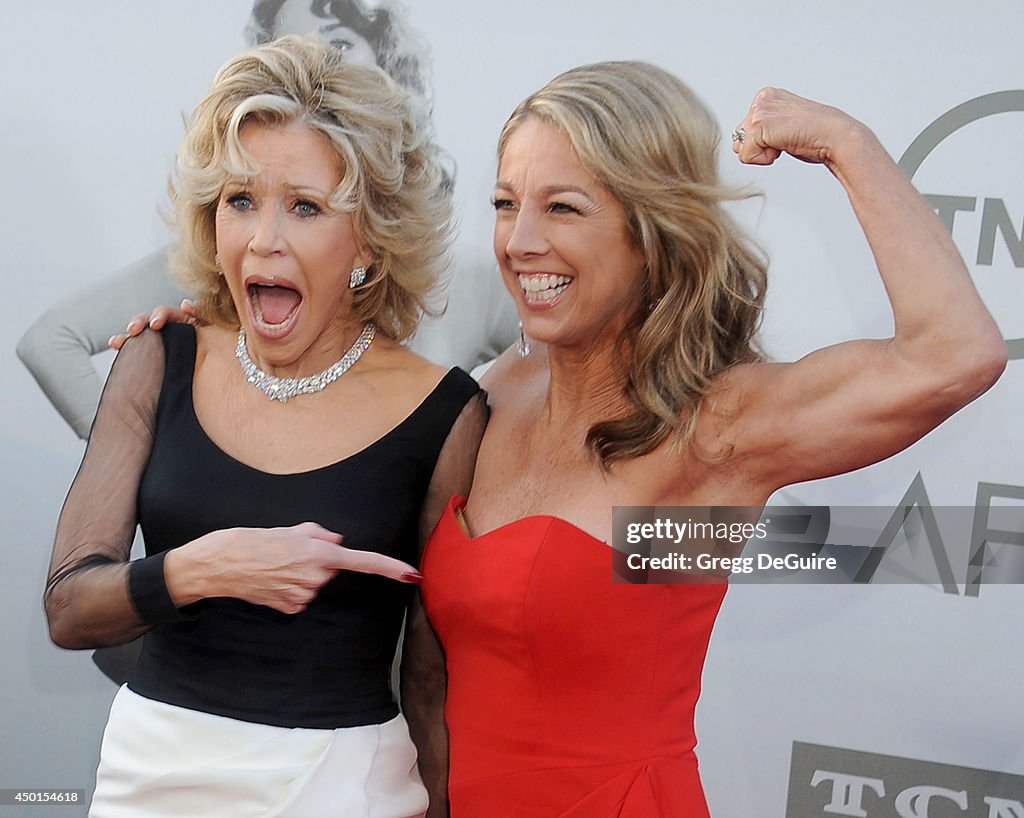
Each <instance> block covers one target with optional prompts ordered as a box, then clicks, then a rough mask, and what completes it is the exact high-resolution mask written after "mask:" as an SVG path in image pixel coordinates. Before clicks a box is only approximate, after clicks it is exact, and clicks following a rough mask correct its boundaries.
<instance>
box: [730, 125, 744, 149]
mask: <svg viewBox="0 0 1024 818" xmlns="http://www.w3.org/2000/svg"><path fill="white" fill-rule="evenodd" d="M746 138H747V132H746V131H745V130H743V128H737V129H736V130H735V131H733V132H732V141H733V142H739V143H740V144H741V145H742V144H743V140H744V139H746Z"/></svg>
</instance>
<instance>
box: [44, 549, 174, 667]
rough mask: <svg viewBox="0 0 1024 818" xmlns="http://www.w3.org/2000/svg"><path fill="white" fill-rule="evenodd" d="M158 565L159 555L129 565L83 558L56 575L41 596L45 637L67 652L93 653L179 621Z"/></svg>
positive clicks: (160, 563)
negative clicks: (46, 625)
mask: <svg viewBox="0 0 1024 818" xmlns="http://www.w3.org/2000/svg"><path fill="white" fill-rule="evenodd" d="M162 562H163V556H162V555H159V556H157V557H148V558H146V559H144V560H137V561H135V562H132V563H125V562H116V561H111V560H109V559H107V558H104V557H87V558H85V559H83V560H81V561H79V562H78V563H77V564H73V565H70V566H68V567H66V568H64V569H63V570H58V571H55V572H54V574H53V576H52V577H51V579H50V581H49V582H48V583H47V588H46V593H45V596H44V607H45V610H46V617H47V621H48V623H49V629H50V638H51V639H52V640H53V642H54V643H55V644H57V645H59V646H60V647H63V648H68V649H72V650H79V649H83V648H97V647H104V646H107V645H118V644H123V643H125V642H130V641H131V640H133V639H135V638H136V637H138V636H140V635H141V634H143V633H145V632H146V631H148V630H149V629H150V628H152V627H153V625H155V624H158V623H160V622H168V621H179V620H181V619H183V618H184V617H183V616H182V614H181V613H180V612H179V611H178V610H177V608H176V607H175V606H174V605H173V603H172V602H171V601H170V599H169V597H168V596H167V591H166V586H165V585H164V583H163V578H162Z"/></svg>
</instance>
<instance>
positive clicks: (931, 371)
mask: <svg viewBox="0 0 1024 818" xmlns="http://www.w3.org/2000/svg"><path fill="white" fill-rule="evenodd" d="M734 136H738V137H741V138H740V139H734V141H733V150H734V151H735V152H736V153H737V155H738V157H739V159H740V161H741V162H744V163H748V164H760V165H768V164H771V163H772V162H774V161H775V160H776V159H777V158H778V157H779V156H780V155H782V154H783V153H788V154H790V155H792V156H795V157H796V158H798V159H801V160H804V161H807V162H815V163H821V164H824V165H825V166H826V167H827V168H828V169H829V170H830V171H831V172H832V173H833V174H834V175H835V177H836V178H837V179H838V180H839V182H840V183H841V184H842V185H843V188H844V189H845V190H846V193H847V195H848V197H849V200H850V203H851V205H852V206H853V211H854V213H855V214H856V216H857V219H858V220H859V221H860V224H861V226H862V228H863V230H864V234H865V236H866V238H867V241H868V243H869V245H870V247H871V250H872V253H873V254H874V258H875V261H876V263H877V266H878V272H879V274H880V276H881V278H882V282H883V284H884V286H885V290H886V292H887V294H888V296H889V301H890V304H891V306H892V312H893V318H894V321H895V333H894V335H893V337H892V338H889V339H885V340H862V341H852V342H848V343H843V344H839V345H836V346H834V347H830V348H827V349H822V350H818V351H817V352H813V353H811V354H810V355H808V356H806V357H805V358H803V359H801V360H800V361H798V362H796V363H794V364H780V365H754V366H751V367H744V368H738V369H737V371H734V372H730V373H729V374H728V376H727V377H726V379H725V381H726V383H727V384H728V385H729V386H734V387H736V389H735V392H734V395H735V396H736V401H737V402H738V407H737V408H738V409H739V411H738V412H737V413H736V416H735V422H734V423H733V424H732V425H731V428H730V429H729V430H728V432H727V433H726V434H727V436H728V437H729V438H731V440H732V441H733V442H734V444H735V451H736V453H737V454H740V453H743V452H745V453H746V454H747V455H748V456H749V457H751V458H752V461H751V462H756V463H757V464H758V467H759V469H758V471H759V472H760V475H761V476H762V478H763V480H764V481H765V482H766V484H767V485H768V487H769V488H775V487H778V486H781V485H786V484H788V483H792V482H795V481H798V480H807V479H811V478H814V477H821V476H825V475H830V474H837V473H839V472H843V471H847V470H850V469H853V468H858V467H860V466H864V465H867V464H869V463H873V462H876V461H878V460H880V459H883V458H885V457H888V456H889V455H891V454H894V453H895V452H897V451H900V450H901V449H903V448H905V447H906V446H908V445H910V444H911V443H912V442H914V441H915V440H917V439H918V438H920V437H921V436H923V435H924V434H926V433H927V432H928V431H930V430H931V429H932V428H934V427H935V426H937V425H938V424H939V423H941V422H942V421H943V420H945V419H946V418H947V417H949V416H950V415H951V414H953V413H954V412H956V411H957V410H958V409H960V408H961V407H962V406H964V405H965V404H967V403H968V402H970V401H971V400H973V399H974V398H976V397H978V396H979V395H980V394H982V393H983V392H984V391H985V390H986V389H988V388H989V387H990V386H991V385H992V384H993V383H994V382H995V380H996V379H997V378H998V377H999V374H1000V373H1001V372H1002V370H1003V367H1004V366H1005V363H1006V345H1005V343H1004V342H1003V340H1002V338H1001V335H1000V333H999V331H998V328H997V327H996V325H995V323H994V322H993V320H992V317H991V316H990V315H989V313H988V310H987V309H986V308H985V306H984V304H983V303H982V301H981V299H980V298H979V296H978V293H977V291H976V290H975V288H974V285H973V283H972V282H971V279H970V276H969V275H968V272H967V269H966V267H965V265H964V263H963V260H962V258H961V257H960V254H959V252H958V250H957V248H956V246H955V245H954V244H953V241H952V239H951V238H950V236H949V233H948V231H946V229H945V228H944V226H943V225H942V223H941V222H940V221H939V219H938V217H937V216H936V215H935V214H934V213H933V211H932V209H931V207H930V206H929V205H928V203H927V202H926V201H925V200H924V198H923V197H922V196H920V195H919V194H918V193H917V191H916V190H914V188H913V186H912V185H911V184H910V182H909V181H908V180H907V179H906V177H905V176H904V175H903V173H902V172H901V171H900V169H899V168H898V167H897V165H896V163H895V162H893V161H892V159H891V158H890V157H889V156H888V154H887V153H886V152H885V150H884V149H883V148H882V146H881V144H879V142H878V140H877V138H876V137H875V136H874V134H873V133H872V132H871V131H870V130H869V129H868V128H867V127H866V126H864V125H863V124H862V123H860V122H858V121H856V120H855V119H853V118H852V117H850V116H848V115H847V114H845V113H843V112H842V111H839V110H838V109H836V108H832V107H829V106H827V105H821V104H819V103H816V102H812V101H810V100H806V99H803V98H801V97H798V96H795V95H793V94H790V93H788V92H786V91H781V90H778V89H773V88H766V89H763V90H762V91H760V92H759V93H758V94H757V96H756V97H755V99H754V101H753V104H752V105H751V107H750V109H749V111H748V112H747V115H746V117H744V119H743V122H742V123H741V125H740V127H739V128H737V132H736V134H735V135H734Z"/></svg>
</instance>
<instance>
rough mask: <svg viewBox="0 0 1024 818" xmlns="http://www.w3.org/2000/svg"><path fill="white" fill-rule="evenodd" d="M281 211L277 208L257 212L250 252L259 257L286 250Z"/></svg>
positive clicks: (250, 241) (267, 208) (265, 208)
mask: <svg viewBox="0 0 1024 818" xmlns="http://www.w3.org/2000/svg"><path fill="white" fill-rule="evenodd" d="M281 227H282V225H281V211H280V209H279V208H277V207H263V208H260V209H259V210H258V211H257V215H256V219H255V223H254V225H253V228H254V229H253V234H252V238H251V239H249V252H250V253H254V254H255V255H257V256H270V255H273V254H274V253H279V252H281V251H282V250H283V248H284V240H283V236H282V233H281Z"/></svg>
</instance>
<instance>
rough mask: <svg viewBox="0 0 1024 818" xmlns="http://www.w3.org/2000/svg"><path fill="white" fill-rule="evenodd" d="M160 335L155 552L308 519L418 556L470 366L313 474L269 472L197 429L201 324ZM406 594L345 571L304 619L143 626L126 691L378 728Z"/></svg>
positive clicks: (242, 714)
mask: <svg viewBox="0 0 1024 818" xmlns="http://www.w3.org/2000/svg"><path fill="white" fill-rule="evenodd" d="M163 340H164V346H165V350H166V369H165V373H164V380H163V385H162V388H161V392H160V399H159V403H158V406H157V416H156V432H155V439H154V443H153V449H152V454H151V456H150V459H149V463H148V465H147V467H146V470H145V473H144V475H143V478H142V483H141V486H140V489H139V495H138V518H139V521H140V524H141V526H142V532H143V535H144V537H145V542H146V553H147V555H153V554H157V553H159V552H161V551H165V550H167V549H169V548H174V547H175V546H179V545H182V544H184V543H186V542H189V541H190V540H194V539H196V538H197V537H200V536H202V535H203V534H206V533H208V532H211V531H215V530H217V529H222V528H233V527H237V526H244V527H275V526H290V525H295V524H297V523H301V522H304V521H313V522H317V523H319V524H320V525H322V526H324V527H325V528H327V529H329V530H331V531H336V532H338V533H340V534H342V535H343V536H344V538H345V545H346V546H347V547H349V548H356V549H362V550H373V551H379V552H381V553H383V554H388V555H390V556H393V557H396V558H397V559H401V560H405V561H406V562H410V563H412V564H416V560H417V554H416V551H417V548H416V542H417V533H418V532H417V528H418V522H419V512H420V506H421V505H422V502H423V498H424V496H425V494H426V490H427V486H428V483H429V482H430V478H431V474H432V472H433V469H434V464H435V462H436V460H437V457H438V455H439V453H440V451H441V447H442V445H443V444H444V441H445V438H446V437H447V435H448V432H449V430H450V429H451V427H452V424H453V423H454V422H455V420H456V419H457V418H458V416H459V413H460V412H461V411H462V409H463V407H464V406H465V405H466V403H467V401H468V400H469V399H470V398H471V397H472V396H473V395H475V394H477V393H478V392H479V387H478V386H477V384H476V382H475V381H474V380H473V379H472V378H470V377H469V375H467V374H466V373H465V372H463V371H462V370H460V369H452V370H450V371H449V372H448V373H447V374H446V375H445V376H444V378H443V379H442V380H441V382H440V383H439V384H438V385H437V387H436V388H435V389H434V390H433V392H431V393H430V395H428V396H427V397H426V398H425V399H424V400H423V402H422V403H421V404H420V405H419V406H418V407H417V408H416V409H415V410H414V411H413V413H412V414H411V415H409V417H407V418H406V419H405V420H404V421H402V422H401V423H400V424H399V425H398V426H397V427H396V428H395V429H393V430H392V431H391V432H389V433H388V434H386V435H385V436H384V437H382V438H381V439H380V440H378V441H376V442H375V443H372V444H371V445H370V446H368V447H367V448H365V449H363V450H362V451H360V452H357V453H356V454H354V455H352V456H351V457H348V458H346V459H344V460H342V461H339V462H337V463H334V464H332V465H330V466H325V467H323V468H319V469H315V470H313V471H309V472H302V473H299V474H285V475H279V474H268V473H265V472H261V471H259V470H257V469H254V468H251V467H249V466H246V465H244V464H243V463H240V462H238V461H237V460H235V459H233V458H232V457H230V456H229V455H227V454H225V453H224V452H223V451H222V450H221V449H219V448H218V447H217V446H216V444H214V443H213V442H212V441H211V440H210V439H209V438H208V437H207V436H206V433H205V432H204V431H203V429H202V427H201V426H200V425H199V422H198V420H197V418H196V415H195V411H194V409H193V405H192V376H193V371H194V368H195V355H196V338H195V331H194V330H193V328H192V327H190V326H187V325H182V324H169V325H168V326H167V327H166V328H165V329H164V330H163ZM366 411H369V412H372V411H373V407H372V406H367V407H366ZM338 422H339V423H343V422H344V419H343V418H339V419H338ZM411 591H412V589H411V587H410V586H408V585H404V584H402V583H399V582H396V581H394V580H391V579H386V578H384V577H380V576H377V575H370V574H361V573H356V572H349V571H342V572H340V573H339V574H338V575H337V576H336V577H334V578H333V579H332V580H331V581H330V582H328V583H327V584H326V585H325V586H324V587H323V589H322V590H321V591H320V593H319V595H318V596H317V597H316V598H315V599H314V600H313V602H312V603H310V605H309V606H308V607H307V608H306V610H305V611H303V612H302V613H300V614H295V615H289V614H283V613H280V612H278V611H275V610H273V609H271V608H268V607H264V606H260V605H252V604H250V603H247V602H243V601H241V600H238V599H231V598H217V599H204V600H201V601H199V602H197V603H195V604H193V605H190V606H188V607H186V608H184V609H182V614H183V615H184V616H183V617H182V618H181V619H179V620H178V621H174V622H169V623H161V624H158V625H156V626H155V627H154V628H153V629H152V630H151V631H149V632H148V633H147V634H146V635H145V637H144V644H143V648H142V655H141V657H140V660H139V664H138V667H137V669H136V672H135V674H134V676H133V678H132V680H131V681H130V682H129V687H130V688H131V689H132V690H134V691H135V692H137V693H139V694H141V695H143V696H146V697H148V698H151V699H155V700H158V701H162V702H166V703H169V704H174V705H179V706H182V707H187V708H190V709H193V710H199V711H203V712H207V713H214V714H217V715H222V716H229V717H231V718H236V719H241V720H244V721H252V722H259V723H262V724H270V725H277V726H281V727H313V728H337V727H352V726H357V725H364V724H380V723H382V722H385V721H387V720H389V719H391V718H394V717H395V716H396V715H397V714H398V707H397V705H396V704H395V699H394V696H393V695H392V692H391V684H390V677H391V664H392V659H393V657H394V654H395V648H396V645H397V640H398V635H399V631H400V629H401V624H402V617H403V615H404V612H405V607H406V604H407V602H408V599H409V595H410V594H411Z"/></svg>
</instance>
